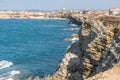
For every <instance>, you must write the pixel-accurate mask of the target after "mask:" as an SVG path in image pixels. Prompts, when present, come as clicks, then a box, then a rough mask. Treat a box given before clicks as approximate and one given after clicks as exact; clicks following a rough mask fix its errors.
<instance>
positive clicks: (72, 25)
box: [70, 24, 78, 26]
mask: <svg viewBox="0 0 120 80" xmlns="http://www.w3.org/2000/svg"><path fill="white" fill-rule="evenodd" d="M70 25H71V26H78V25H76V24H70Z"/></svg>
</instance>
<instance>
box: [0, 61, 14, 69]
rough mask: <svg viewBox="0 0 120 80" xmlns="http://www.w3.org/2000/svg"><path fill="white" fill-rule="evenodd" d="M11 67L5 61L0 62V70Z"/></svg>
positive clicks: (10, 63)
mask: <svg viewBox="0 0 120 80" xmlns="http://www.w3.org/2000/svg"><path fill="white" fill-rule="evenodd" d="M11 65H13V63H12V62H9V61H6V60H2V61H0V69H4V68H7V67H10V66H11Z"/></svg>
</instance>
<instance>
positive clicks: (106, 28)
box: [45, 15, 120, 80]
mask: <svg viewBox="0 0 120 80" xmlns="http://www.w3.org/2000/svg"><path fill="white" fill-rule="evenodd" d="M70 19H71V20H72V21H71V22H70V23H75V24H78V25H80V26H81V28H80V31H79V33H78V35H79V43H73V44H72V45H71V46H70V47H69V48H68V51H67V53H66V55H65V56H64V58H63V60H62V62H61V63H60V65H59V68H58V70H57V71H56V72H55V74H54V75H53V76H52V77H47V78H46V79H45V80H110V79H112V80H119V79H120V75H119V74H118V73H120V72H119V69H120V65H119V64H120V18H119V17H115V16H92V15H89V16H88V15H87V16H84V15H82V16H72V17H70ZM76 21H77V22H76ZM107 70H108V71H107ZM104 71H105V72H104ZM112 72H114V77H112V76H111V75H112V74H113V73H112ZM107 73H109V74H111V75H106V74H107ZM96 74H97V75H96Z"/></svg>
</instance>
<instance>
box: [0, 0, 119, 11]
mask: <svg viewBox="0 0 120 80" xmlns="http://www.w3.org/2000/svg"><path fill="white" fill-rule="evenodd" d="M62 7H65V8H66V9H69V10H70V9H86V8H87V9H95V10H100V9H109V8H112V7H117V8H120V0H0V10H9V9H12V10H31V9H37V10H59V9H61V8H62Z"/></svg>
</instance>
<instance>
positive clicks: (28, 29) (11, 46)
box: [0, 19, 78, 80]
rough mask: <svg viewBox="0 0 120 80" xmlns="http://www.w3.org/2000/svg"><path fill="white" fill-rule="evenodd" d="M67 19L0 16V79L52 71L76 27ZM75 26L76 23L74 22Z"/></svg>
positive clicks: (14, 79) (50, 72)
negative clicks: (29, 18) (1, 18)
mask: <svg viewBox="0 0 120 80" xmlns="http://www.w3.org/2000/svg"><path fill="white" fill-rule="evenodd" d="M72 27H73V26H70V25H69V24H68V20H12V19H11V20H9V19H8V20H0V79H6V80H7V79H11V80H12V79H13V80H17V79H18V80H24V79H25V78H27V77H28V76H40V77H43V76H45V75H48V74H52V73H53V72H54V71H55V70H56V69H57V67H58V64H59V63H60V61H61V60H62V58H63V56H64V54H65V52H66V48H67V46H68V45H70V44H71V42H68V41H66V40H65V39H66V38H68V37H69V36H70V35H71V34H73V33H77V32H78V31H77V30H73V31H70V30H65V29H66V28H72ZM74 27H78V26H74Z"/></svg>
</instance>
